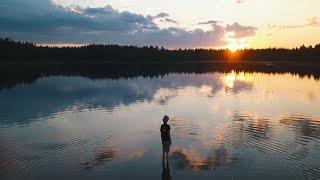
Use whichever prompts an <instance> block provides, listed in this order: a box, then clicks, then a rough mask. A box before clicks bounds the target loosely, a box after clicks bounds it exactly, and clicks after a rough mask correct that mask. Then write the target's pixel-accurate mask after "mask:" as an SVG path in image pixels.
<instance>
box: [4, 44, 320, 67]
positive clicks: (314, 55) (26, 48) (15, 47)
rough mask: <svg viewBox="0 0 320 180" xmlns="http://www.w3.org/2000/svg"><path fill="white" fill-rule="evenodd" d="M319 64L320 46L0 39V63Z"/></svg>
mask: <svg viewBox="0 0 320 180" xmlns="http://www.w3.org/2000/svg"><path fill="white" fill-rule="evenodd" d="M227 60H228V61H230V60H231V61H299V62H306V61H311V62H314V61H317V62H318V61H319V62H320V44H317V45H315V46H314V47H313V46H308V47H306V46H304V45H302V46H301V47H299V48H293V49H285V48H266V49H241V50H237V51H236V52H231V51H230V50H228V49H172V50H170V49H165V48H163V47H160V48H159V47H157V46H156V47H155V46H144V47H138V46H120V45H101V44H100V45H97V44H90V45H84V46H81V47H49V46H37V45H36V44H34V43H30V42H19V41H14V40H12V39H10V38H0V61H1V62H48V63H51V62H63V63H65V62H72V63H76V62H88V63H89V62H105V61H107V62H112V63H123V62H140V63H147V62H170V63H171V62H187V61H199V62H200V61H227Z"/></svg>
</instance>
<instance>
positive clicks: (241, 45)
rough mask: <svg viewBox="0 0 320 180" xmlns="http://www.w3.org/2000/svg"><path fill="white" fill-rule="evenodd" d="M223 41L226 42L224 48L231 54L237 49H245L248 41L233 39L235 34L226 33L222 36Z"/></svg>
mask: <svg viewBox="0 0 320 180" xmlns="http://www.w3.org/2000/svg"><path fill="white" fill-rule="evenodd" d="M224 40H225V41H226V42H228V45H227V46H226V48H227V49H229V50H230V51H231V52H233V53H234V52H236V51H237V50H239V49H245V48H246V47H247V45H248V41H247V39H246V38H240V39H238V38H235V32H227V33H226V34H225V35H224Z"/></svg>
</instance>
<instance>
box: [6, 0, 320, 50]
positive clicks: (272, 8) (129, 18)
mask: <svg viewBox="0 0 320 180" xmlns="http://www.w3.org/2000/svg"><path fill="white" fill-rule="evenodd" d="M319 7H320V1H319V0H187V1H186V0H1V3H0V36H1V37H10V38H13V39H14V40H20V41H31V42H34V43H37V44H49V45H50V44H51V45H53V44H55V45H59V46H60V45H70V44H71V45H77V44H90V43H99V44H121V45H137V46H145V45H153V46H159V47H160V46H164V47H166V48H172V49H174V48H230V49H233V50H236V49H239V48H267V47H278V48H280V47H283V48H294V47H299V46H301V45H302V44H304V45H307V46H308V45H315V44H318V43H320V11H319Z"/></svg>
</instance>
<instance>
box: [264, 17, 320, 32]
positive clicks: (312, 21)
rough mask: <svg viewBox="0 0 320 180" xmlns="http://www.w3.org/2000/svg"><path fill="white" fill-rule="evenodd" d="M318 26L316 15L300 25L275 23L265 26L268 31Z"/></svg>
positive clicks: (319, 24)
mask: <svg viewBox="0 0 320 180" xmlns="http://www.w3.org/2000/svg"><path fill="white" fill-rule="evenodd" d="M317 26H320V21H319V18H318V17H311V18H308V19H307V23H305V24H300V25H277V24H268V25H267V27H268V29H269V30H270V31H275V30H281V29H292V28H305V27H317Z"/></svg>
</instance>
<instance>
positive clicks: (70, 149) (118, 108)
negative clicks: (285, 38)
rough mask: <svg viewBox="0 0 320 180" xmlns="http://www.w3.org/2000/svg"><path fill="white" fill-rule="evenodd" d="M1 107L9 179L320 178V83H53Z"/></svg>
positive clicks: (3, 93) (204, 77) (186, 76)
mask: <svg viewBox="0 0 320 180" xmlns="http://www.w3.org/2000/svg"><path fill="white" fill-rule="evenodd" d="M0 99H1V102H0V105H1V109H0V177H1V179H40V178H42V179H70V178H72V179H73V178H77V179H173V180H178V179H195V178H199V179H230V180H231V179H283V178H291V179H319V178H320V156H319V154H320V82H319V79H316V78H314V77H313V76H309V77H306V76H305V77H301V76H298V75H294V74H289V73H282V74H277V73H273V74H267V73H246V72H233V71H232V72H229V73H219V72H212V73H203V74H194V73H180V74H179V73H169V74H167V75H163V76H157V77H135V78H115V79H110V78H109V79H107V78H106V79H103V78H101V79H89V78H86V77H75V76H74V77H72V76H71V77H67V76H48V77H41V78H38V79H37V80H36V81H35V82H34V83H30V84H17V85H15V86H13V87H10V88H2V89H1V90H0ZM164 115H168V116H169V117H170V120H169V125H170V126H171V135H172V144H171V147H170V158H169V164H168V166H167V165H165V168H164V167H163V163H162V144H161V138H160V131H159V128H160V125H161V124H162V117H163V116H164Z"/></svg>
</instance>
